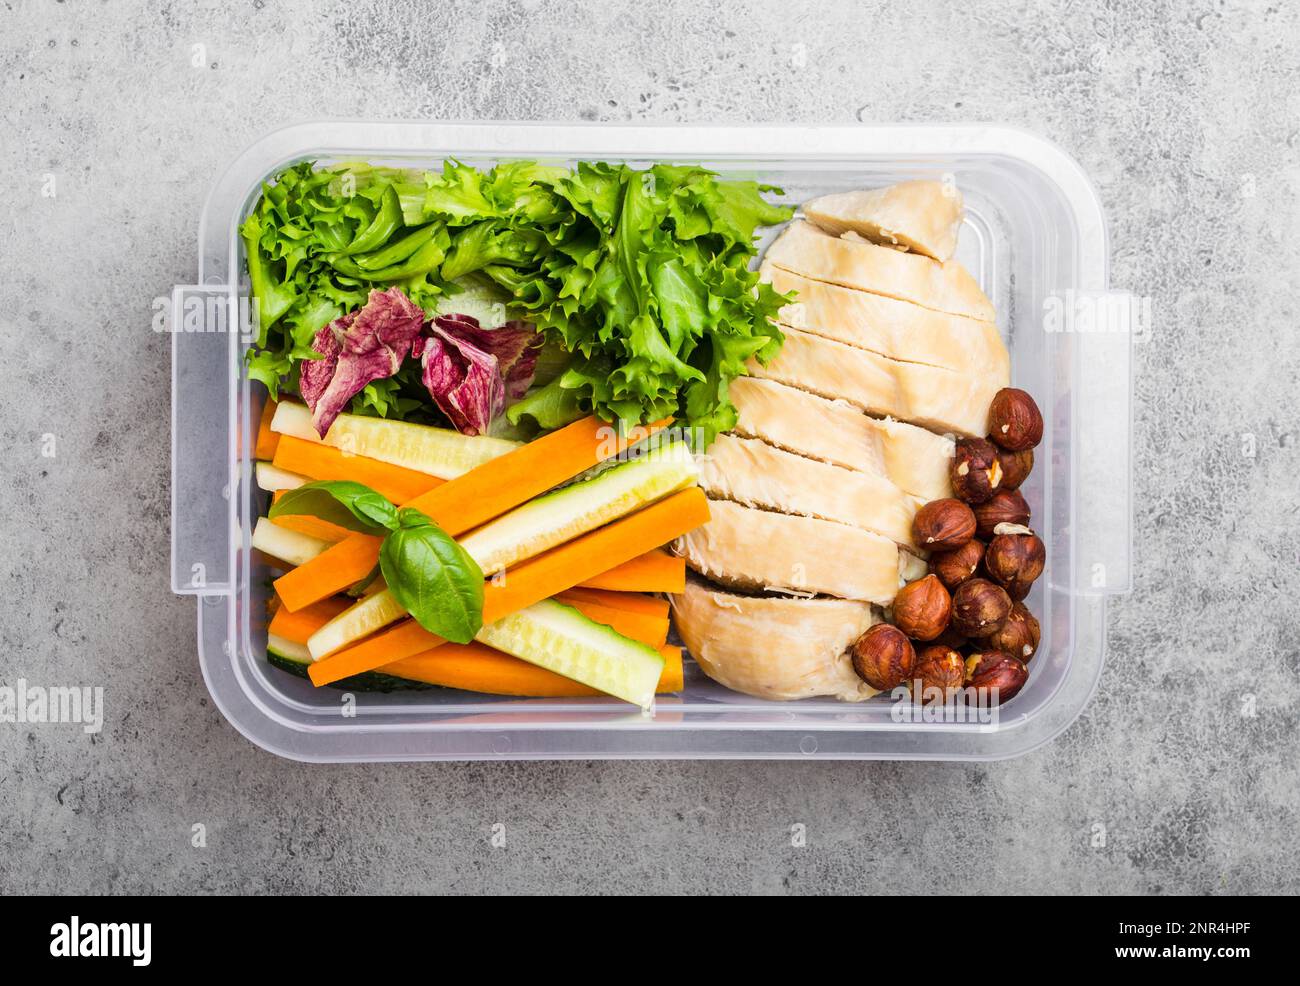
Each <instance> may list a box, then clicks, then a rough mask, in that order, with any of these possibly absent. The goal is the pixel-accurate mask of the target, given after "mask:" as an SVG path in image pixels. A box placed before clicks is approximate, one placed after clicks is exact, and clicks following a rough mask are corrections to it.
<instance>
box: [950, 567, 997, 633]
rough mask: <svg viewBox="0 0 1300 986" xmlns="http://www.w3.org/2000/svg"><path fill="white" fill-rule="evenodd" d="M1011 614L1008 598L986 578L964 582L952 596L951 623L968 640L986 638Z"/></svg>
mask: <svg viewBox="0 0 1300 986" xmlns="http://www.w3.org/2000/svg"><path fill="white" fill-rule="evenodd" d="M1010 612H1011V597H1010V596H1008V595H1007V594H1006V592H1005V591H1004V590H1003V589H1002V587H1001V586H996V585H994V584H993V583H992V582H990V581H989V580H988V579H967V580H966V581H965V582H963V583H962V584H961V585H959V586H957V591H956V592H954V593H953V594H952V624H953V626H954V627H955V628H956V630H957V632H958V633H964V634H965V635H966V636H968V637H987V636H988V635H989V634H991V633H992V632H993V631H994V630H996V629H997V628H998V627H1000V626H1002V621H1003V620H1005V619H1006V618H1007V614H1008V613H1010Z"/></svg>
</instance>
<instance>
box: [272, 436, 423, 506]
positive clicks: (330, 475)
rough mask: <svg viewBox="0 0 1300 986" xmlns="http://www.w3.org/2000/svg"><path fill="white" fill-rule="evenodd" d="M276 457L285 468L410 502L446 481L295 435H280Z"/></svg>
mask: <svg viewBox="0 0 1300 986" xmlns="http://www.w3.org/2000/svg"><path fill="white" fill-rule="evenodd" d="M272 461H273V462H274V463H275V464H276V465H277V466H279V467H280V468H281V469H287V470H288V471H289V472H296V473H298V474H299V475H302V476H310V477H311V478H312V479H350V480H352V481H354V482H357V483H364V484H365V485H366V486H369V487H370V488H371V489H373V490H375V491H376V492H377V493H382V494H383V495H384V496H386V497H388V499H390V500H392V501H394V502H395V503H406V502H407V501H408V500H413V499H415V498H416V497H418V496H419V495H420V494H422V493H427V492H429V491H430V490H432V489H433V488H434V487H437V486H442V485H443V480H441V479H439V478H438V477H437V476H430V475H429V474H428V473H423V472H416V471H415V470H414V469H404V468H402V467H401V466H394V465H390V464H389V463H387V462H380V461H379V460H378V459H371V458H367V457H366V456H364V455H352V454H349V453H347V452H343V451H340V450H339V449H336V448H334V447H332V446H330V445H320V444H317V443H316V442H305V441H303V440H302V439H301V438H294V437H293V436H292V435H281V436H280V444H279V447H277V448H276V450H275V458H274V459H273V460H272Z"/></svg>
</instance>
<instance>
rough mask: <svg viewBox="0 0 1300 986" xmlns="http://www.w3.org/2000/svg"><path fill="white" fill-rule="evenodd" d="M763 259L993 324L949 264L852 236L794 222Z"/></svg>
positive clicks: (959, 270)
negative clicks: (833, 234)
mask: <svg viewBox="0 0 1300 986" xmlns="http://www.w3.org/2000/svg"><path fill="white" fill-rule="evenodd" d="M763 260H764V261H765V262H767V263H771V264H774V265H776V266H777V267H780V268H782V269H784V270H788V271H790V272H791V273H793V274H802V275H803V276H804V277H810V278H812V279H813V280H817V281H827V282H829V283H831V284H840V285H843V286H844V287H846V288H855V289H857V290H859V291H870V292H871V293H873V294H883V295H887V296H888V297H890V298H899V299H901V300H903V301H910V302H912V303H913V304H916V305H921V306H922V307H924V308H933V309H934V310H935V311H939V312H948V313H949V314H951V315H964V316H966V317H967V318H977V319H981V320H983V321H985V322H992V321H994V318H995V314H994V311H993V305H992V303H991V302H990V301H989V300H988V298H986V297H984V292H983V291H981V290H980V287H979V285H978V284H976V283H975V278H973V277H971V275H970V273H969V272H968V271H967V270H966V268H964V267H962V266H961V264H959V263H957V262H956V261H955V260H950V261H948V262H947V263H940V262H939V261H937V260H933V259H931V258H930V257H925V256H922V255H921V254H919V253H903V252H902V251H900V250H894V249H892V248H890V247H884V246H878V245H877V244H875V243H870V242H868V241H867V240H864V239H862V238H861V237H860V236H857V235H856V234H853V233H846V234H844V236H832V235H831V234H830V233H827V232H825V231H823V230H821V229H818V228H817V227H816V226H814V225H813V224H812V223H810V222H806V221H802V220H795V221H794V222H792V223H790V224H789V225H788V226H786V228H785V230H784V231H783V232H782V233H781V235H780V236H778V237H777V238H776V240H775V241H774V242H773V243H772V245H771V246H770V247H768V248H767V253H766V254H764V256H763Z"/></svg>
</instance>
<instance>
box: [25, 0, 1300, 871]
mask: <svg viewBox="0 0 1300 986" xmlns="http://www.w3.org/2000/svg"><path fill="white" fill-rule="evenodd" d="M196 45H202V46H204V47H203V49H202V50H201V51H200V50H199V49H196V48H195V46H196ZM793 45H803V46H805V51H806V64H803V65H802V66H800V65H797V64H793V62H792V53H793V50H794V49H793V48H792V46H793ZM1297 51H1300V10H1297V9H1296V7H1295V6H1294V5H1276V4H1268V3H1263V2H1260V3H1238V2H1228V3H1219V2H1215V3H1210V2H1196V3H1156V4H1126V3H1118V2H1116V3H1106V4H1083V3H1048V2H1037V3H1031V2H1019V3H1016V2H999V3H979V4H946V3H938V2H936V3H933V4H927V5H920V6H914V5H911V4H908V5H901V4H900V5H893V4H886V3H863V4H819V3H811V2H795V3H771V4H753V5H750V4H735V5H732V4H722V3H718V4H707V5H706V4H692V3H685V2H657V3H618V2H605V3H599V4H592V5H590V6H589V7H586V8H585V9H583V8H582V7H581V5H573V4H566V3H559V2H519V3H505V2H497V0H482V2H475V3H464V4H451V3H445V4H418V3H401V4H394V5H391V6H389V5H386V4H382V3H368V2H344V3H334V2H325V0H321V2H315V3H309V4H289V3H284V2H276V0H265V2H263V0H254V2H251V3H248V2H238V3H228V2H221V3H217V2H208V3H200V4H186V3H160V2H150V3H143V4H129V5H113V6H111V7H110V6H108V5H105V4H90V3H71V2H70V3H67V4H55V3H35V2H30V3H27V2H22V0H19V2H13V0H10V2H7V3H5V4H4V5H3V9H0V119H2V120H3V133H4V137H3V139H0V203H2V204H3V205H2V208H0V326H2V327H3V331H2V332H0V347H2V348H0V353H2V355H0V369H2V370H3V380H4V387H3V395H4V398H3V410H0V421H2V422H3V426H2V429H0V444H2V445H3V455H4V469H3V472H2V473H0V497H2V498H3V503H4V507H3V509H2V510H0V518H2V519H0V525H2V529H3V542H2V543H0V575H2V581H0V584H2V585H3V589H4V591H3V594H2V595H0V669H2V670H0V684H13V683H14V681H15V680H16V679H18V678H19V677H25V678H26V679H27V680H29V681H31V682H33V683H43V684H57V683H81V684H89V685H99V686H103V687H104V688H105V690H106V691H105V694H106V709H107V715H106V721H105V725H104V728H103V731H102V732H101V733H99V734H98V735H96V736H94V737H90V736H87V735H85V734H84V733H83V732H81V731H80V730H79V729H77V728H75V727H57V726H51V725H44V726H39V727H34V726H22V725H14V724H8V725H3V726H0V758H2V762H3V769H2V770H0V891H3V892H5V893H8V892H15V891H44V892H111V893H133V892H150V891H193V892H204V893H206V892H227V891H246V892H257V893H262V892H280V891H288V892H291V891H325V892H333V891H339V892H341V891H397V892H417V891H454V892H491V891H495V892H542V891H615V890H624V891H633V890H646V891H665V892H702V891H739V892H747V891H771V892H776V893H810V892H817V891H901V892H910V893H918V892H922V893H923V892H928V891H932V890H936V889H940V890H951V891H959V892H964V893H967V892H974V891H978V890H1002V891H1041V892H1059V893H1094V892H1114V893H1159V892H1176V891H1183V892H1192V893H1220V892H1245V893H1254V892H1266V891H1274V892H1277V891H1290V892H1295V891H1297V890H1300V875H1298V874H1297V864H1296V857H1295V845H1296V837H1297V834H1298V832H1297V823H1296V818H1297V809H1298V808H1300V780H1298V778H1297V770H1296V764H1297V754H1298V753H1300V749H1298V744H1297V699H1298V697H1300V685H1298V683H1297V674H1298V672H1300V645H1297V638H1300V617H1298V615H1297V612H1298V607H1297V605H1296V598H1297V594H1298V592H1300V574H1298V573H1297V561H1298V558H1300V532H1298V531H1297V524H1296V504H1297V493H1296V490H1297V483H1296V475H1297V473H1300V459H1298V453H1297V429H1298V428H1300V423H1298V422H1297V414H1296V405H1295V398H1294V394H1295V380H1296V378H1297V375H1298V374H1300V355H1298V353H1300V348H1298V347H1297V345H1296V342H1297V330H1296V319H1297V307H1296V303H1295V290H1296V276H1295V270H1296V268H1297V264H1300V235H1298V234H1297V226H1298V223H1297V220H1300V159H1298V157H1300V154H1298V148H1297V144H1298V142H1300V56H1297V54H1296V53H1297ZM793 61H797V59H794V60H793ZM320 116H356V117H379V118H385V117H427V118H430V119H440V118H446V119H456V118H463V119H470V118H518V119H548V118H554V119H582V120H609V121H663V122H675V121H695V122H701V121H711V120H718V121H777V122H784V121H799V122H807V123H816V122H836V123H845V122H852V121H854V120H867V121H995V122H1005V123H1011V124H1016V125H1019V126H1023V127H1027V128H1030V129H1032V130H1035V131H1039V132H1041V133H1043V134H1045V135H1047V136H1048V137H1050V138H1052V139H1053V140H1055V141H1057V142H1058V143H1060V144H1061V145H1062V146H1063V147H1064V148H1066V149H1067V150H1068V151H1069V152H1071V153H1072V154H1074V155H1075V156H1076V157H1077V158H1078V159H1079V160H1080V161H1081V162H1082V163H1083V165H1084V166H1085V167H1086V168H1087V170H1088V171H1089V172H1090V173H1091V174H1092V176H1093V178H1094V179H1095V180H1096V182H1097V185H1098V187H1099V189H1100V192H1101V196H1102V198H1103V200H1104V202H1105V206H1106V210H1107V212H1108V215H1109V217H1110V220H1111V223H1112V235H1113V242H1114V277H1113V280H1114V283H1115V284H1116V285H1118V286H1122V287H1126V288H1131V289H1133V290H1135V291H1138V292H1140V293H1142V294H1146V295H1149V296H1150V297H1151V298H1152V299H1153V305H1154V316H1155V318H1154V323H1155V324H1154V328H1153V333H1152V337H1151V338H1150V340H1149V341H1148V342H1147V343H1146V344H1145V345H1143V346H1141V347H1139V349H1138V352H1137V365H1136V402H1137V403H1136V433H1137V434H1136V453H1135V467H1136V484H1137V486H1136V495H1135V502H1136V513H1135V524H1136V532H1137V533H1136V550H1137V564H1138V569H1137V577H1136V586H1135V591H1134V592H1133V594H1132V596H1131V597H1129V598H1127V599H1123V600H1120V601H1118V602H1117V603H1116V604H1115V605H1114V607H1113V611H1112V614H1111V618H1110V631H1111V635H1112V652H1111V654H1110V659H1109V664H1108V666H1107V669H1106V672H1105V676H1104V680H1103V682H1102V687H1101V692H1100V694H1099V695H1098V697H1097V699H1096V700H1095V701H1094V702H1093V703H1092V705H1091V707H1090V708H1089V709H1088V710H1087V712H1086V713H1085V715H1084V716H1083V717H1082V718H1081V719H1080V720H1079V721H1078V722H1077V723H1076V724H1075V725H1074V726H1073V727H1072V728H1071V729H1070V730H1069V731H1068V732H1067V733H1066V734H1065V735H1063V736H1062V737H1061V738H1060V739H1059V740H1057V741H1056V742H1055V743H1053V744H1052V745H1050V746H1049V747H1047V748H1045V749H1042V750H1040V751H1038V752H1036V753H1034V754H1032V755H1030V756H1027V757H1025V758H1023V759H1021V760H1017V761H1014V762H1009V763H999V764H992V765H988V766H951V765H933V764H931V765H926V764H843V763H840V764H836V763H559V764H546V763H487V764H462V765H387V766H343V767H306V766H302V765H298V764H293V763H288V762H284V761H280V760H277V759H275V758H273V757H271V756H270V755H268V754H265V753H262V752H261V751H259V750H257V749H255V748H253V747H252V746H250V745H249V744H248V743H247V742H245V741H244V740H243V739H241V738H240V737H239V736H238V735H237V734H236V733H235V732H234V731H233V730H232V729H231V728H229V727H228V726H227V725H226V724H225V723H224V721H223V720H222V718H221V716H220V714H219V713H218V712H217V711H216V710H215V709H214V708H213V707H212V705H211V702H210V701H209V700H208V698H207V695H206V691H205V689H204V686H203V683H202V681H201V680H200V677H199V672H198V667H197V662H196V659H195V643H194V606H193V602H192V600H189V599H177V598H174V597H173V596H172V595H171V594H170V592H169V588H168V578H167V566H168V475H169V474H168V441H169V413H168V412H169V396H168V373H169V364H168V358H169V357H168V347H167V342H166V339H165V338H163V337H160V336H157V335H155V334H154V333H153V332H151V331H150V329H149V325H148V319H149V315H150V305H151V302H152V299H153V298H154V297H155V296H158V295H160V294H164V293H166V292H167V291H168V290H169V289H170V286H171V285H172V284H173V283H177V282H184V281H187V280H189V279H190V278H191V277H192V276H193V269H192V268H193V255H194V247H193V243H194V237H195V226H196V222H197V217H198V213H199V208H200V204H201V202H202V200H203V197H204V195H205V193H206V191H207V188H208V187H209V184H210V182H211V181H212V180H213V177H214V176H215V174H217V172H218V171H219V169H220V168H222V167H223V166H224V164H225V162H227V161H228V160H229V159H230V158H231V157H232V155H233V154H234V153H236V151H237V150H238V149H240V148H242V147H243V146H245V145H247V144H248V143H250V142H251V141H253V140H254V139H255V138H256V137H258V136H259V135H261V134H262V133H264V132H265V131H267V130H269V129H271V128H274V127H276V126H279V125H281V124H284V123H288V122H292V121H296V120H300V119H305V118H312V117H320ZM51 180H52V181H53V182H54V186H53V190H54V191H55V194H54V195H53V196H51V195H49V194H48V192H49V190H50V186H49V182H50V181H51ZM47 436H54V442H55V444H54V447H53V450H54V451H55V454H54V456H53V457H49V456H48V455H45V454H43V452H47V451H49V449H48V442H49V439H48V438H47ZM497 823H500V824H504V825H505V826H506V832H507V845H506V846H505V847H504V848H493V847H492V846H491V844H490V842H489V837H490V835H491V831H492V826H493V825H494V824H497ZM797 823H800V824H804V825H806V827H807V845H806V847H803V848H796V847H793V846H792V845H791V838H790V826H791V825H793V824H797ZM195 825H202V826H204V831H205V832H206V845H205V846H203V847H195V846H194V845H192V843H193V842H194V841H195V840H194V837H193V835H192V833H193V832H194V831H195V829H194V828H193V827H194V826H195ZM1102 835H1104V837H1101V836H1102Z"/></svg>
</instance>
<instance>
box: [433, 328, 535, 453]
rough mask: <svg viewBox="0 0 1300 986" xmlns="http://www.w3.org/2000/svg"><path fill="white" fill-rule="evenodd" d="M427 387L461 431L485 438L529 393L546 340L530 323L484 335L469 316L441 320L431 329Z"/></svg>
mask: <svg viewBox="0 0 1300 986" xmlns="http://www.w3.org/2000/svg"><path fill="white" fill-rule="evenodd" d="M429 332H430V335H429V337H428V338H427V339H426V340H425V342H424V351H423V354H422V359H423V363H424V375H423V381H424V385H425V387H427V388H428V390H429V395H430V396H431V397H432V398H433V401H434V403H435V404H437V405H438V408H439V410H441V411H442V413H443V414H445V415H446V416H447V417H448V419H449V420H450V421H451V423H452V425H453V426H454V427H455V428H456V430H457V431H459V432H461V433H462V434H465V435H481V434H484V433H485V432H486V431H487V429H488V425H489V424H491V422H492V419H493V418H495V417H496V416H497V415H498V414H500V413H501V412H502V411H503V410H504V409H505V406H506V400H507V399H510V400H518V399H519V398H520V397H522V396H523V395H524V392H525V391H526V390H528V388H529V386H530V385H531V384H532V381H533V374H534V372H535V371H536V369H537V354H538V352H539V351H540V350H541V347H542V336H541V335H540V334H539V333H538V332H537V331H536V330H535V329H534V328H533V327H532V325H531V324H529V323H527V322H507V323H506V324H505V325H503V326H501V327H500V328H496V329H485V328H483V327H482V326H480V325H479V323H478V319H476V318H473V317H472V316H470V315H441V316H439V317H437V318H435V319H434V320H433V321H432V322H431V323H430V325H429Z"/></svg>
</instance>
